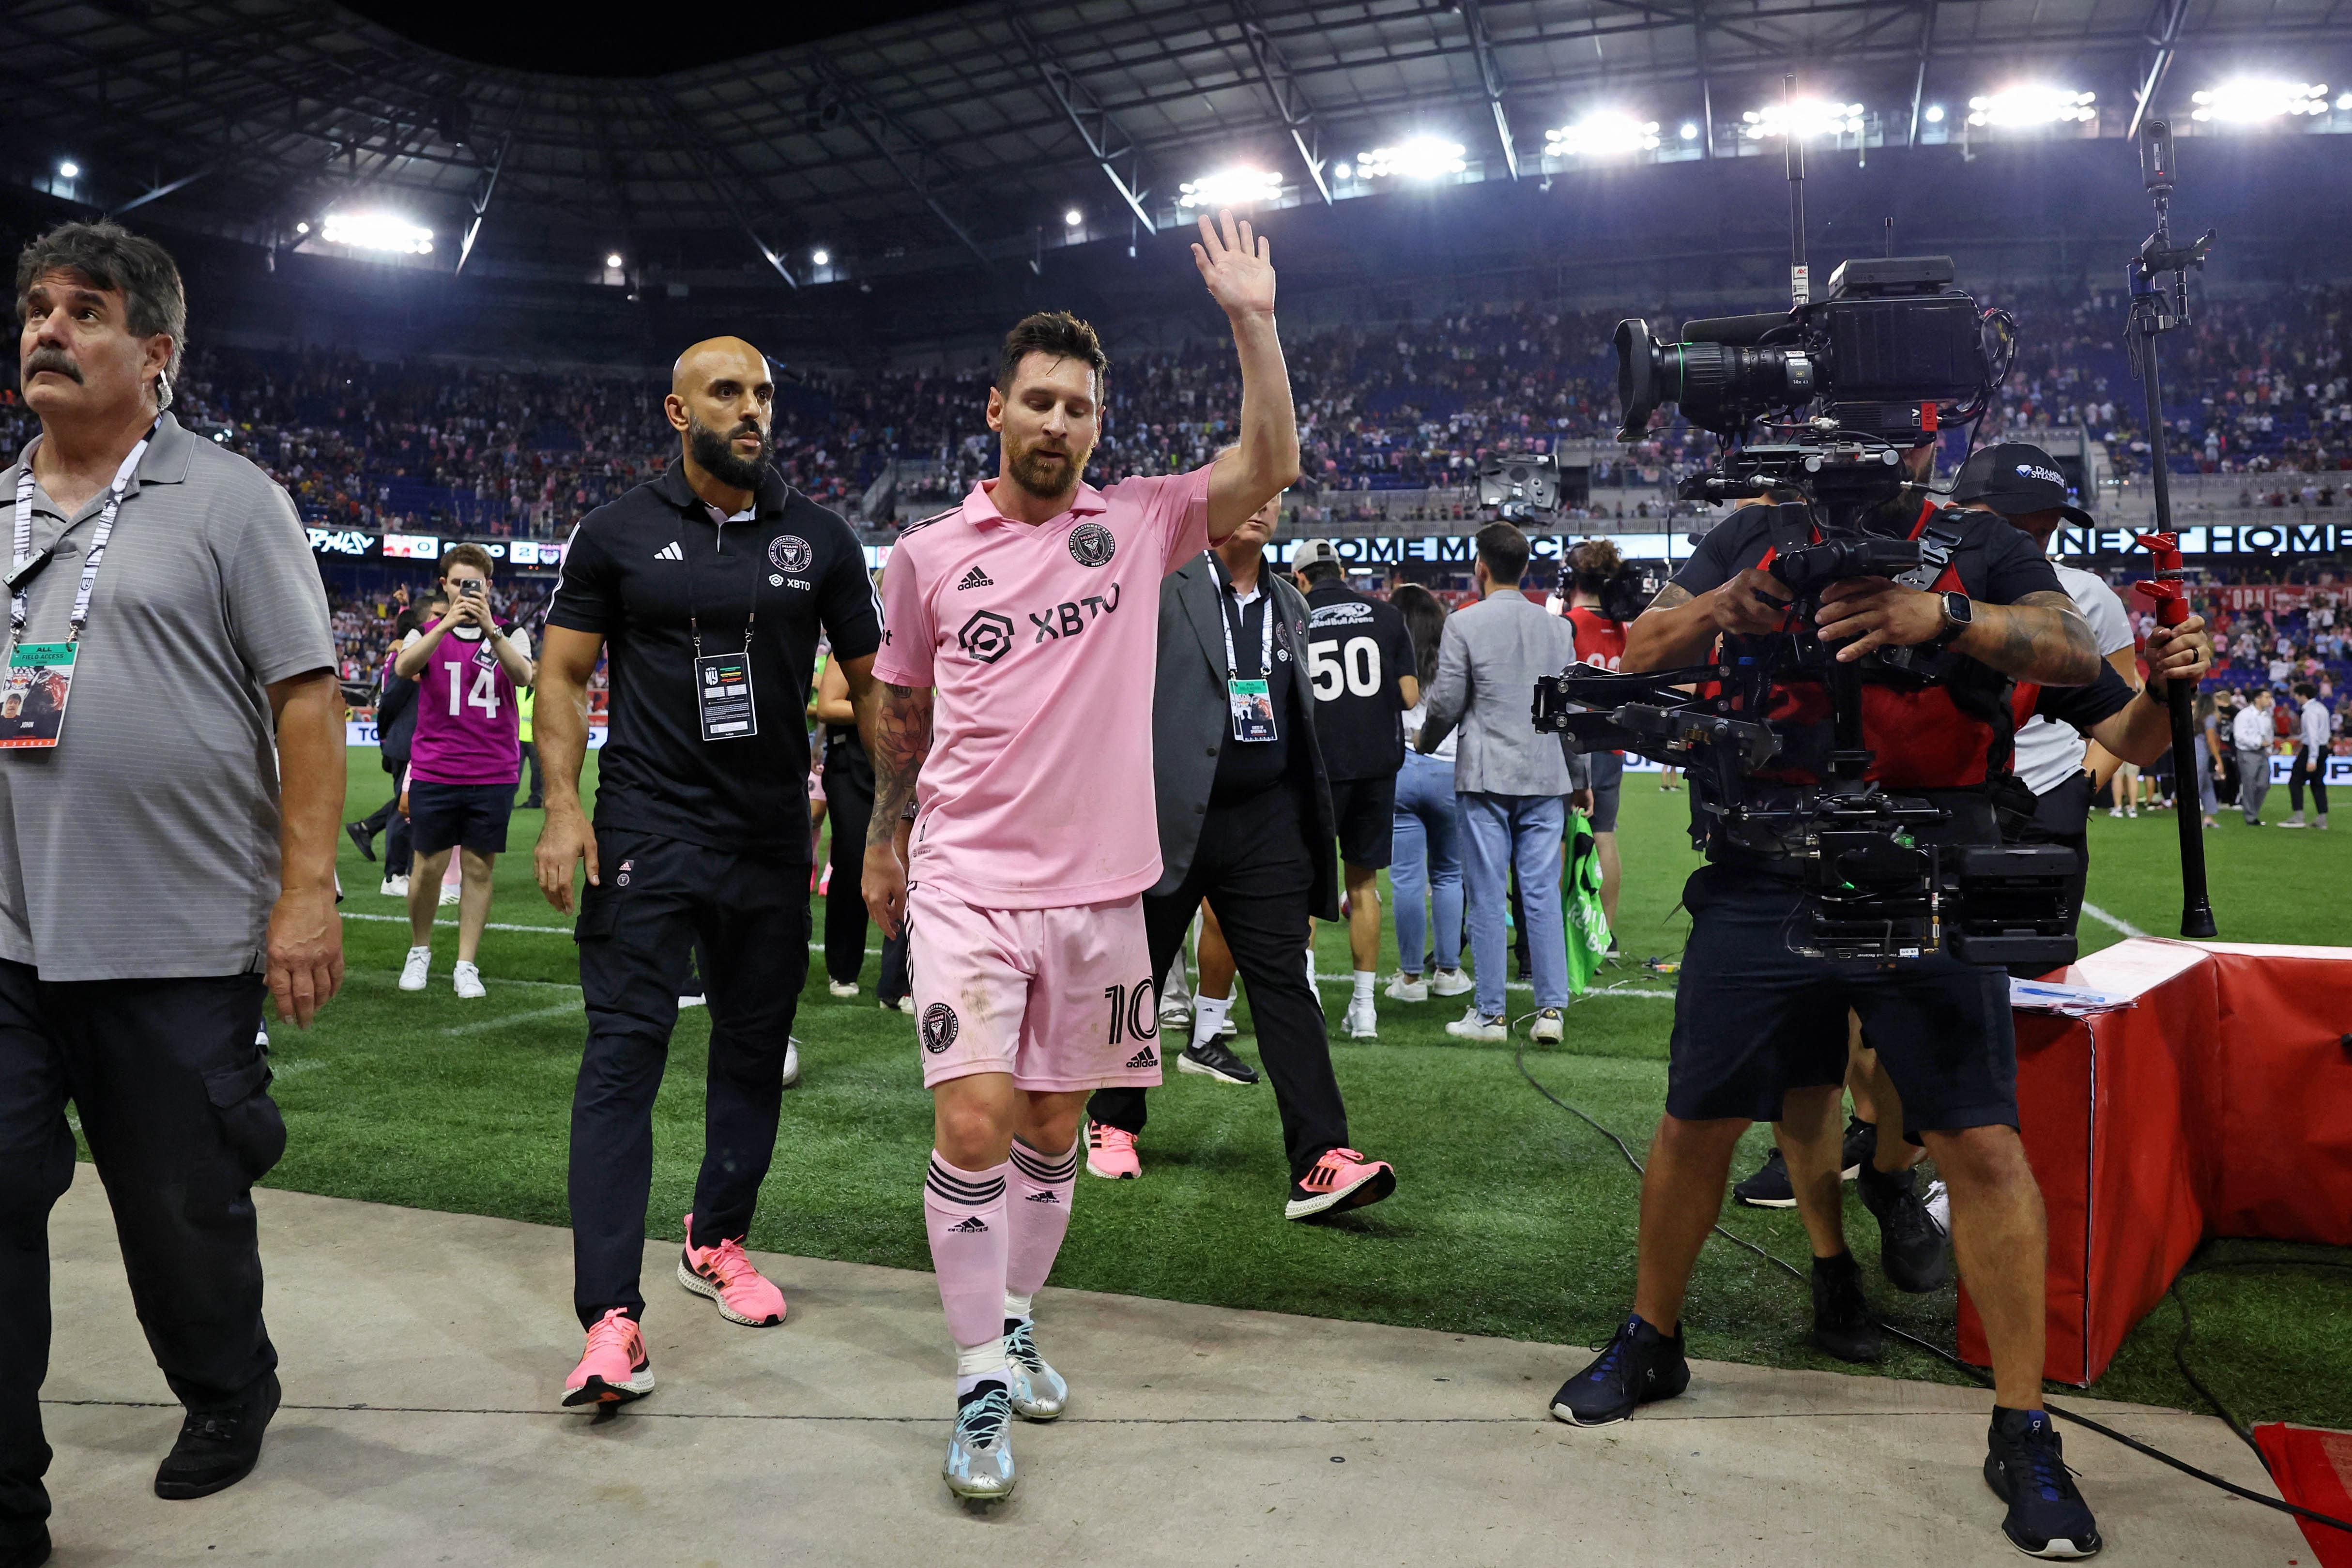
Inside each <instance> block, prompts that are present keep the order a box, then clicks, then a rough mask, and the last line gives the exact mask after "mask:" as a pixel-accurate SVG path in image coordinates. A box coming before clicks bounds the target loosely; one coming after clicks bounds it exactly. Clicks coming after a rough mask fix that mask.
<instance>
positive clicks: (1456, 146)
mask: <svg viewBox="0 0 2352 1568" xmlns="http://www.w3.org/2000/svg"><path fill="white" fill-rule="evenodd" d="M1463 151H1464V149H1463V146H1462V143H1460V142H1459V141H1446V140H1444V138H1443V137H1437V136H1414V137H1409V138H1407V139H1406V140H1404V141H1400V142H1398V143H1397V144H1396V145H1395V146H1393V147H1374V148H1370V149H1369V150H1367V151H1365V152H1359V153H1357V154H1356V173H1357V174H1358V176H1360V178H1363V179H1366V180H1387V179H1402V180H1436V179H1442V178H1444V176H1445V175H1448V174H1459V173H1460V172H1462V171H1463V170H1464V168H1465V167H1466V165H1465V163H1464V162H1463V161H1462V153H1463Z"/></svg>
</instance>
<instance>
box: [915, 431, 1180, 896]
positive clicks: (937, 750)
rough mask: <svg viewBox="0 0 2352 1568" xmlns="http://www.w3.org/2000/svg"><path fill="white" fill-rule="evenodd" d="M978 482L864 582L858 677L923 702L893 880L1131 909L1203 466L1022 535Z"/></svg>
mask: <svg viewBox="0 0 2352 1568" xmlns="http://www.w3.org/2000/svg"><path fill="white" fill-rule="evenodd" d="M996 483H997V481H995V480H992V479H991V480H986V481H983V482H982V484H980V485H979V486H975V487H974V488H973V490H972V492H971V495H969V496H967V497H964V501H963V505H962V506H961V507H959V508H957V509H956V510H954V511H951V512H942V513H940V515H939V516H938V517H931V518H928V519H926V520H924V521H922V522H919V523H913V524H909V525H908V528H907V529H906V531H905V532H904V533H902V534H901V535H900V536H899V538H898V547H897V548H896V549H893V550H892V551H891V554H890V565H889V569H888V570H887V571H885V572H884V573H883V577H882V618H883V627H884V630H883V633H882V651H881V653H879V654H877V656H876V657H875V660H874V678H875V679H876V680H878V681H887V682H889V683H890V684H892V685H904V686H930V687H933V688H935V690H936V691H937V694H938V695H937V698H936V700H935V702H934V705H933V709H932V730H931V752H930V757H929V760H927V761H926V762H925V763H924V764H923V771H922V777H921V779H919V782H918V784H917V786H916V791H915V798H916V803H917V816H916V821H915V835H914V848H913V860H914V863H913V865H912V866H911V867H910V868H909V875H910V876H911V877H912V878H913V879H914V880H915V881H916V882H919V883H923V884H924V885H926V886H936V887H938V888H940V890H942V891H945V892H948V893H950V894H953V895H954V896H956V897H957V898H960V899H961V900H963V901H964V902H965V903H967V904H972V905H975V906H977V907H980V908H983V909H1052V908H1059V907H1064V906H1067V905H1071V904H1107V903H1110V902H1112V901H1115V900H1118V899H1123V898H1128V897H1131V896H1133V895H1134V894H1139V893H1141V892H1143V891H1144V890H1145V889H1146V888H1148V887H1150V885H1151V884H1152V883H1155V882H1158V881H1159V880H1160V827H1159V819H1158V813H1157V811H1156V810H1155V809H1154V806H1153V801H1152V789H1151V688H1152V678H1153V674H1154V673H1155V671H1156V669H1157V667H1158V661H1159V651H1160V579H1161V578H1163V577H1165V576H1166V575H1167V574H1168V573H1170V572H1171V571H1173V570H1176V569H1177V568H1178V567H1180V566H1182V565H1183V564H1184V563H1185V562H1186V561H1188V560H1190V559H1192V558H1193V557H1194V556H1196V555H1198V554H1199V553H1200V552H1201V551H1202V549H1205V548H1206V547H1207V545H1208V537H1209V470H1208V469H1207V468H1205V467H1203V468H1196V469H1194V470H1193V471H1192V472H1191V473H1190V474H1181V475H1174V476H1168V477H1165V478H1157V479H1122V480H1121V481H1119V482H1118V484H1116V485H1113V486H1111V487H1110V488H1109V489H1108V490H1097V489H1096V488H1094V486H1091V485H1081V486H1079V487H1078V496H1077V500H1076V503H1075V504H1074V505H1073V506H1072V507H1071V508H1070V509H1069V510H1068V511H1066V512H1065V513H1063V514H1062V515H1061V516H1060V517H1055V518H1054V519H1053V520H1052V521H1051V522H1046V523H1040V524H1029V523H1016V522H1013V520H1011V519H1010V518H1008V517H1004V516H1003V514H1001V513H999V512H998V511H997V509H996V507H995V504H994V503H993V502H992V501H991V500H990V499H989V491H990V490H991V489H992V487H993V486H995V485H996Z"/></svg>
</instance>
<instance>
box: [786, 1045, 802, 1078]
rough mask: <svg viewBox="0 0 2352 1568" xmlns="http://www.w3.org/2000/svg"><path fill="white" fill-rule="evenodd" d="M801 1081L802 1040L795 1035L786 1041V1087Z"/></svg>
mask: <svg viewBox="0 0 2352 1568" xmlns="http://www.w3.org/2000/svg"><path fill="white" fill-rule="evenodd" d="M800 1081H801V1040H800V1036H798V1035H794V1036H793V1037H792V1038H791V1039H790V1040H786V1041H785V1042H784V1087H785V1088H787V1089H790V1088H791V1087H792V1086H793V1084H795V1083H798V1082H800Z"/></svg>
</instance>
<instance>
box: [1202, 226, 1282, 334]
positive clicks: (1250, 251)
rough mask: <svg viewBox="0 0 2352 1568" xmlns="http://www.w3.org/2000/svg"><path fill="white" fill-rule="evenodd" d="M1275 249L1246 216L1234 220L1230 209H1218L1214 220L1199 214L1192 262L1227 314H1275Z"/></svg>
mask: <svg viewBox="0 0 2352 1568" xmlns="http://www.w3.org/2000/svg"><path fill="white" fill-rule="evenodd" d="M1273 257H1274V251H1273V247H1272V246H1270V245H1269V244H1268V243H1267V242H1266V239H1265V236H1264V235H1256V234H1253V233H1252V232H1251V231H1250V225H1249V220H1248V219H1246V218H1244V219H1242V220H1241V221H1240V222H1238V223H1236V222H1235V221H1234V214H1232V213H1230V212H1220V213H1219V214H1217V220H1216V222H1215V223H1211V222H1210V221H1209V218H1208V215H1207V214H1202V217H1201V238H1200V242H1199V243H1198V244H1196V245H1194V246H1192V264H1193V265H1194V266H1196V267H1199V268H1200V269H1201V280H1202V282H1203V283H1206V284H1207V285H1208V286H1209V298H1212V299H1214V300H1215V301H1216V302H1217V303H1218V304H1219V305H1220V306H1222V307H1223V309H1224V312H1225V314H1226V315H1228V316H1233V317H1240V316H1246V315H1260V316H1271V315H1273V314H1274V259H1273Z"/></svg>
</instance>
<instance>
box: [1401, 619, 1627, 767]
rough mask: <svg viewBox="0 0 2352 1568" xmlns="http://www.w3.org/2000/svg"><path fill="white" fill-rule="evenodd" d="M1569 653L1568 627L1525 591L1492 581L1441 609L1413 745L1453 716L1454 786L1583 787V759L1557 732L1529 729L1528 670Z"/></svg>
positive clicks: (1435, 735)
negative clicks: (1491, 589) (1433, 673)
mask: <svg viewBox="0 0 2352 1568" xmlns="http://www.w3.org/2000/svg"><path fill="white" fill-rule="evenodd" d="M1574 663H1576V627H1575V625H1574V623H1572V622H1570V620H1569V619H1568V617H1566V616H1564V615H1554V614H1552V613H1551V612H1549V611H1548V610H1546V609H1545V608H1544V607H1543V606H1542V605H1540V604H1537V603H1535V602H1534V601H1530V600H1529V599H1528V597H1527V596H1526V595H1524V594H1521V593H1517V592H1512V591H1500V590H1498V591H1496V593H1495V595H1494V596H1493V597H1492V598H1489V599H1485V600H1481V601H1479V602H1478V603H1476V604H1471V605H1465V606H1464V607H1463V608H1462V609H1460V610H1457V611H1455V612H1454V613H1453V614H1451V615H1449V616H1447V617H1446V618H1445V636H1444V640H1443V641H1441V642H1440V643H1438V648H1437V679H1435V680H1434V681H1433V682H1431V683H1430V688H1429V698H1428V700H1429V707H1428V710H1427V712H1425V713H1424V714H1423V716H1422V721H1421V749H1422V750H1423V751H1424V752H1427V751H1431V750H1433V749H1435V747H1436V746H1437V743H1438V742H1439V741H1441V740H1443V739H1444V738H1445V735H1446V732H1447V731H1448V730H1451V729H1452V728H1454V726H1456V725H1457V724H1458V725H1460V726H1461V727H1462V737H1461V739H1460V741H1459V742H1458V743H1457V744H1456V746H1455V747H1454V791H1455V792H1456V793H1457V794H1465V795H1466V794H1485V795H1565V794H1567V793H1569V792H1570V790H1572V789H1589V788H1591V782H1592V769H1591V765H1590V764H1589V763H1587V762H1586V761H1585V759H1584V758H1583V757H1582V756H1581V755H1580V753H1578V752H1576V751H1574V750H1572V749H1570V747H1569V746H1568V745H1567V743H1566V737H1563V736H1555V735H1539V734H1538V733H1537V732H1536V727H1535V720H1534V717H1533V709H1534V706H1535V695H1536V677H1537V676H1538V675H1556V674H1559V673H1560V672H1561V671H1562V670H1565V669H1566V668H1568V666H1569V665H1570V664H1574Z"/></svg>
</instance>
